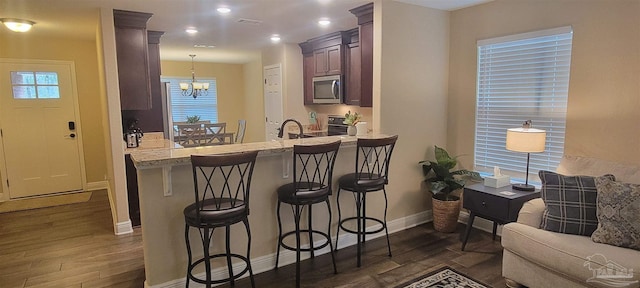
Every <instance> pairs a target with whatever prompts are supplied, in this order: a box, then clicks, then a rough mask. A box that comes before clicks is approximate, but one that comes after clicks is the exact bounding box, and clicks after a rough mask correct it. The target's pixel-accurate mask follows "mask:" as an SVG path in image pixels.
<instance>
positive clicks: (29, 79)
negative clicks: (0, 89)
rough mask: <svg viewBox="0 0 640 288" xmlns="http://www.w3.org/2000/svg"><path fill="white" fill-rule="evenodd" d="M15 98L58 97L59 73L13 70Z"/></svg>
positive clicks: (12, 81) (12, 78)
mask: <svg viewBox="0 0 640 288" xmlns="http://www.w3.org/2000/svg"><path fill="white" fill-rule="evenodd" d="M11 85H12V86H13V87H12V88H13V89H12V90H13V98H14V99H38V98H39V99H58V98H60V88H59V86H58V73H56V72H34V71H11Z"/></svg>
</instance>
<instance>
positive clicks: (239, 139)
mask: <svg viewBox="0 0 640 288" xmlns="http://www.w3.org/2000/svg"><path fill="white" fill-rule="evenodd" d="M246 129H247V120H244V119H240V120H238V132H237V133H236V141H235V143H242V141H243V140H244V130H246Z"/></svg>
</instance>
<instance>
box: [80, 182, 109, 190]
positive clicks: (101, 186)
mask: <svg viewBox="0 0 640 288" xmlns="http://www.w3.org/2000/svg"><path fill="white" fill-rule="evenodd" d="M106 189H109V181H106V180H105V181H97V182H89V183H87V188H86V189H85V190H86V191H96V190H106Z"/></svg>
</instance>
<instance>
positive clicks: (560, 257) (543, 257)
mask: <svg viewBox="0 0 640 288" xmlns="http://www.w3.org/2000/svg"><path fill="white" fill-rule="evenodd" d="M556 172H557V173H559V174H563V175H589V176H601V175H604V174H612V175H614V176H615V177H616V180H617V181H620V182H626V183H634V184H640V166H633V165H625V164H619V163H613V162H609V161H603V160H599V159H594V158H588V157H575V156H564V157H563V159H562V161H561V163H560V165H559V166H558V168H557V170H556ZM598 191H599V190H598ZM544 210H545V203H544V202H543V200H542V199H540V198H537V199H533V200H531V201H529V202H527V203H525V204H524V205H523V207H522V209H521V210H520V213H519V215H518V220H517V222H514V223H509V224H506V225H505V226H504V227H503V229H502V240H501V241H502V246H503V248H504V251H503V260H502V276H503V277H505V279H506V282H507V286H509V287H519V286H521V285H524V286H527V287H530V288H537V287H562V288H565V287H636V288H637V287H640V285H639V284H638V282H639V280H640V251H639V250H635V249H630V248H623V247H617V246H613V245H608V244H602V243H596V242H594V241H592V239H591V237H589V236H581V235H572V234H564V233H558V232H551V231H547V230H543V229H541V228H540V226H541V222H542V218H543V212H544ZM638 213H639V214H640V211H638ZM637 219H638V221H637V222H636V223H639V224H638V225H640V215H638V216H637Z"/></svg>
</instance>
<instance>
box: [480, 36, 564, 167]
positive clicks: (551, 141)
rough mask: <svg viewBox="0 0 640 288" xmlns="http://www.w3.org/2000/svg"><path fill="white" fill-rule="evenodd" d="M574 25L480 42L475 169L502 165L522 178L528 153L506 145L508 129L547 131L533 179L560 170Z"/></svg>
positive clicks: (534, 163)
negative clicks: (526, 124) (525, 126)
mask: <svg viewBox="0 0 640 288" xmlns="http://www.w3.org/2000/svg"><path fill="white" fill-rule="evenodd" d="M572 36H573V32H572V29H571V27H561V28H555V29H549V30H544V31H536V32H531V33H524V34H518V35H511V36H505V37H499V38H492V39H486V40H481V41H478V43H477V44H478V83H477V105H476V136H475V159H474V162H475V169H477V170H478V171H487V172H488V171H492V169H493V167H495V166H498V167H500V168H501V169H502V170H503V171H507V172H508V174H509V175H511V176H512V178H523V179H524V174H525V170H526V165H527V164H526V163H527V153H519V152H513V151H508V150H506V148H505V140H506V132H507V129H508V128H517V127H522V124H523V123H524V122H525V121H526V120H532V123H533V125H532V126H533V127H534V128H538V129H543V130H546V132H547V141H546V146H545V151H544V152H542V153H531V160H530V166H529V172H530V175H529V178H530V179H531V178H533V179H538V178H537V173H538V171H539V170H551V171H555V169H556V167H557V166H558V164H559V163H560V159H561V158H562V154H563V151H564V135H565V120H566V113H567V96H568V92H569V68H570V66H571V65H570V64H571V42H572Z"/></svg>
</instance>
